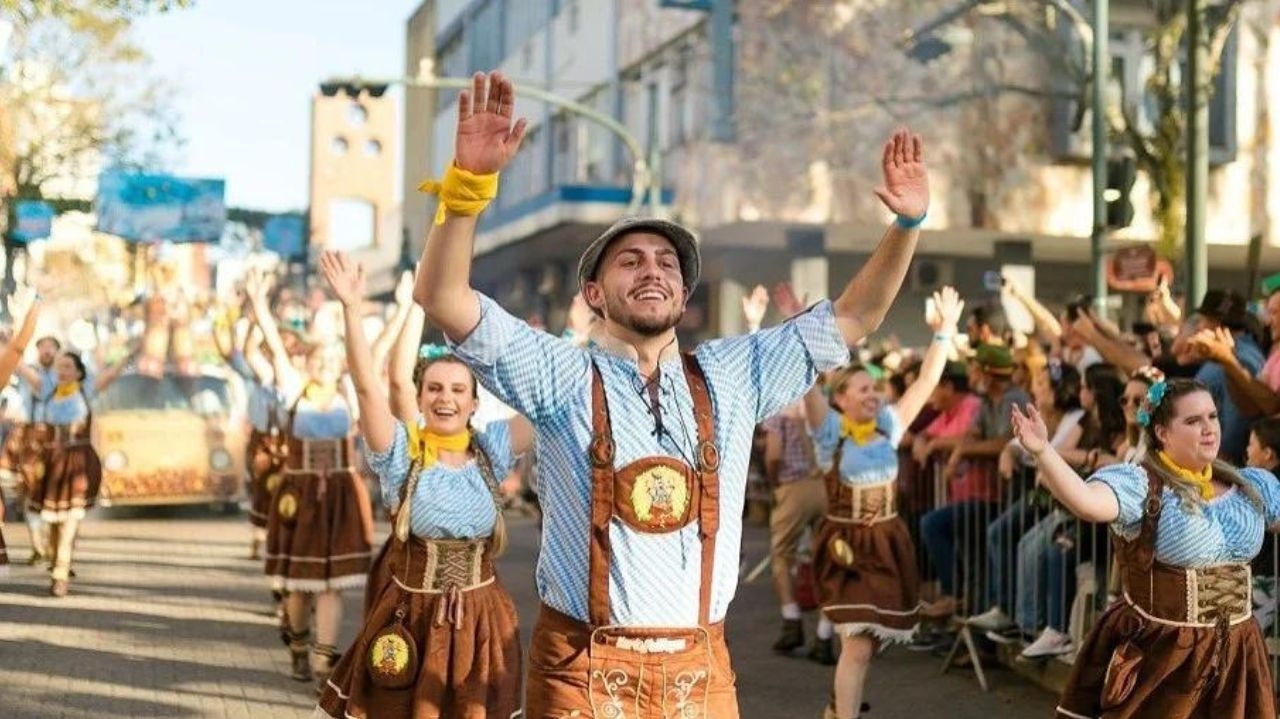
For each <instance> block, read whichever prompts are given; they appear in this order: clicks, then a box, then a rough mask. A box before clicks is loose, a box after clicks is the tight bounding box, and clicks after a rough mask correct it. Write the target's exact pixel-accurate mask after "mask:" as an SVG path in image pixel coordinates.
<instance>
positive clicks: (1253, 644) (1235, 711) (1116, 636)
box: [1057, 601, 1276, 719]
mask: <svg viewBox="0 0 1280 719" xmlns="http://www.w3.org/2000/svg"><path fill="white" fill-rule="evenodd" d="M1218 644H1219V636H1218V630H1217V629H1216V628H1214V627H1195V626H1174V625H1169V624H1163V623H1158V622H1154V621H1150V620H1147V619H1144V618H1143V617H1142V616H1141V615H1140V614H1139V613H1138V611H1137V610H1135V609H1134V608H1133V606H1132V605H1130V604H1129V603H1128V602H1124V601H1122V602H1118V603H1116V604H1114V605H1112V606H1111V608H1110V609H1108V610H1107V611H1106V612H1105V613H1103V615H1102V616H1101V617H1100V618H1099V620H1098V624H1097V626H1095V627H1094V628H1093V631H1092V632H1091V633H1090V634H1089V636H1088V638H1087V639H1085V642H1084V645H1083V646H1082V647H1081V648H1080V653H1079V654H1078V655H1077V657H1076V662H1075V667H1074V669H1073V670H1072V673H1071V678H1070V680H1069V681H1068V682H1067V687H1066V689H1064V690H1063V693H1062V702H1061V703H1060V704H1059V705H1058V711H1057V716H1058V718H1059V719H1065V718H1070V719H1079V718H1081V717H1087V718H1088V719H1264V718H1265V719H1271V717H1274V716H1276V708H1275V697H1274V695H1273V692H1272V688H1271V672H1270V669H1269V668H1268V663H1267V649H1266V644H1265V642H1264V641H1263V637H1262V630H1261V628H1260V627H1259V626H1258V623H1257V622H1256V621H1254V619H1252V618H1248V619H1246V620H1244V621H1242V622H1240V623H1239V624H1235V625H1233V626H1231V627H1230V629H1227V630H1226V631H1225V637H1223V641H1222V644H1221V646H1220V647H1219V646H1218ZM1113 658H1114V659H1115V661H1116V663H1115V666H1114V667H1113V666H1112V662H1113ZM1215 663H1216V667H1217V669H1216V671H1211V668H1212V667H1214V666H1215ZM1109 669H1110V670H1111V671H1108V670H1109ZM1109 680H1110V684H1108V681H1109ZM1122 687H1123V688H1127V691H1124V690H1123V689H1122Z"/></svg>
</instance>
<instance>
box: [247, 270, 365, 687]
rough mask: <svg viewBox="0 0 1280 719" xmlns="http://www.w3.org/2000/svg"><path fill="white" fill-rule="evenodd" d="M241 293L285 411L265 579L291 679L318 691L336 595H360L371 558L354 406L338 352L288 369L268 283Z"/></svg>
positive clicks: (313, 354)
mask: <svg viewBox="0 0 1280 719" xmlns="http://www.w3.org/2000/svg"><path fill="white" fill-rule="evenodd" d="M247 289H248V294H249V299H250V302H251V304H252V306H253V312H254V316H255V318H256V320H257V323H258V326H259V327H260V328H261V330H262V334H263V337H264V338H265V340H266V343H267V347H268V349H269V350H270V351H271V354H272V360H273V364H274V365H275V372H276V377H277V380H278V382H279V388H280V393H281V399H282V402H281V406H282V407H285V408H287V411H286V412H285V413H284V415H285V416H284V417H283V418H282V420H283V424H284V427H285V431H284V435H285V437H284V441H285V442H286V443H287V444H288V449H287V452H286V464H285V470H284V477H283V479H282V480H281V482H280V484H279V487H278V488H277V489H276V492H275V498H274V499H273V500H272V504H271V509H270V512H269V513H268V516H267V561H266V563H265V570H266V573H267V576H268V577H270V578H271V581H272V585H273V588H275V589H276V590H278V591H284V592H286V593H287V595H288V596H287V597H286V599H285V622H286V625H287V630H286V631H287V639H288V644H289V654H290V660H291V662H292V676H293V678H294V679H295V680H297V681H310V680H311V679H312V678H313V677H315V678H316V679H317V680H318V684H319V686H320V687H324V686H326V682H327V680H328V678H329V676H330V674H331V673H332V671H333V668H334V666H335V665H336V663H337V657H338V648H337V643H338V631H339V629H340V627H341V623H342V610H343V598H342V592H343V591H344V590H348V589H356V588H359V587H363V586H364V584H365V581H366V575H367V573H368V571H369V562H370V558H371V555H372V551H371V548H372V544H373V510H372V506H371V504H370V502H369V497H368V490H367V489H366V488H365V485H364V481H363V480H361V479H360V478H359V476H358V475H357V473H356V471H355V468H354V464H355V447H354V444H353V442H352V440H353V437H354V429H355V426H354V425H355V416H356V412H357V403H356V401H355V400H354V399H353V397H352V392H351V391H350V387H349V382H347V381H346V367H345V357H344V356H343V354H342V352H341V351H340V349H338V348H333V347H326V346H323V345H315V346H312V347H311V348H310V349H309V351H308V352H307V360H306V369H305V371H304V372H300V371H299V370H297V369H295V368H294V366H293V364H292V362H291V361H290V357H289V353H288V351H287V350H286V349H285V346H284V341H283V339H282V338H281V337H280V331H279V328H278V327H277V325H276V322H275V318H274V317H273V316H272V311H271V306H270V304H269V302H268V300H267V283H266V280H265V277H264V276H263V275H261V274H253V275H251V277H250V279H249V281H248V283H247ZM335 350H336V351H335ZM366 358H367V354H366ZM313 605H314V608H315V642H314V645H313V643H312V641H311V637H312V629H311V617H312V607H313Z"/></svg>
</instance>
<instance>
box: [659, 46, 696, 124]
mask: <svg viewBox="0 0 1280 719" xmlns="http://www.w3.org/2000/svg"><path fill="white" fill-rule="evenodd" d="M689 55H690V53H689V49H688V48H687V47H685V48H681V49H680V50H679V54H678V56H677V57H676V61H675V63H674V64H672V66H671V92H670V93H668V95H667V142H666V143H664V149H670V148H672V147H679V146H681V145H683V144H684V143H685V141H687V140H688V139H689V138H688V117H687V113H688V105H689V92H688V88H689Z"/></svg>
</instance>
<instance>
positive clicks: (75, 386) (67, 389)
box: [53, 382, 80, 399]
mask: <svg viewBox="0 0 1280 719" xmlns="http://www.w3.org/2000/svg"><path fill="white" fill-rule="evenodd" d="M78 394H80V383H79V382H65V383H63V384H60V385H58V386H57V388H56V389H54V390H53V398H54V399H66V398H68V397H74V396H76V395H78Z"/></svg>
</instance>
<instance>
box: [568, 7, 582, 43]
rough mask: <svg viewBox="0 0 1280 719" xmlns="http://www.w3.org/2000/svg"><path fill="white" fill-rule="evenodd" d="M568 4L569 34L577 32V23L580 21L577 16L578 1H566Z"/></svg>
mask: <svg viewBox="0 0 1280 719" xmlns="http://www.w3.org/2000/svg"><path fill="white" fill-rule="evenodd" d="M568 2H569V34H570V35H572V34H574V33H576V32H578V22H579V21H580V20H581V18H580V17H579V15H580V14H581V13H580V12H579V9H580V8H579V7H578V0H568Z"/></svg>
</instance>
